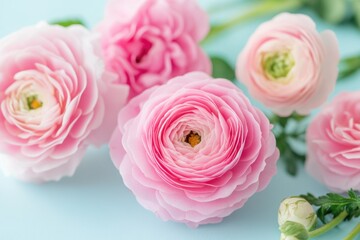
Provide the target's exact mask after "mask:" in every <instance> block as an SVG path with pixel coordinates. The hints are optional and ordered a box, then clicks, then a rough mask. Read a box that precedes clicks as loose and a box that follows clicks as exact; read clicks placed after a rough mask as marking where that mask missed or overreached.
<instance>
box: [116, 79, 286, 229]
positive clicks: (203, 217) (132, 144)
mask: <svg viewBox="0 0 360 240" xmlns="http://www.w3.org/2000/svg"><path fill="white" fill-rule="evenodd" d="M118 123H119V126H118V128H116V129H115V132H114V134H113V137H112V139H111V141H110V153H111V157H112V160H113V162H114V164H115V165H116V167H118V168H119V170H120V173H121V175H122V177H123V180H124V182H125V184H126V186H127V187H128V188H130V189H131V191H132V192H133V193H134V194H135V196H136V198H137V200H138V201H139V202H140V204H142V205H143V206H144V207H145V208H147V209H149V210H151V211H153V212H155V213H156V215H158V216H159V217H161V218H162V219H164V220H174V221H178V222H183V223H186V224H187V225H188V226H191V227H197V226H198V225H199V224H207V223H217V222H220V221H221V220H222V219H223V218H224V217H226V216H228V215H229V214H231V213H232V212H233V211H235V210H236V209H238V208H240V207H242V206H243V205H244V203H245V202H246V201H247V199H248V198H250V197H251V196H252V195H253V194H254V193H256V192H258V191H260V190H262V189H264V188H265V187H266V186H267V185H268V183H269V181H270V179H271V177H272V176H273V175H274V174H275V172H276V161H277V159H278V157H279V152H278V150H277V149H276V144H275V138H274V135H273V134H272V132H271V125H270V123H269V120H268V119H267V118H266V116H265V115H264V114H263V113H262V112H261V111H259V110H258V109H256V108H255V107H253V106H252V105H251V104H250V102H249V101H248V99H247V98H246V97H245V95H244V94H243V93H242V92H241V91H240V90H239V89H238V88H237V87H236V86H235V85H234V84H232V83H231V82H230V81H228V80H224V79H212V78H211V77H209V76H208V75H206V74H204V73H190V74H187V75H184V76H181V77H177V78H174V79H172V80H170V81H169V82H167V83H166V84H165V85H162V86H159V87H154V88H151V89H149V90H147V91H145V92H143V93H142V94H140V95H138V96H137V97H135V98H133V99H132V100H131V101H130V102H129V104H128V105H127V106H126V107H125V108H124V109H123V110H122V111H121V112H120V114H119V119H118Z"/></svg>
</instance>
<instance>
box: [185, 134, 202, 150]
mask: <svg viewBox="0 0 360 240" xmlns="http://www.w3.org/2000/svg"><path fill="white" fill-rule="evenodd" d="M185 142H186V143H188V144H190V145H191V147H195V146H196V145H198V144H199V143H200V142H201V136H200V135H199V134H198V133H197V132H193V131H190V133H189V134H188V135H186V138H185Z"/></svg>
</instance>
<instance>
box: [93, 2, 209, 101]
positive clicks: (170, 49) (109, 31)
mask: <svg viewBox="0 0 360 240" xmlns="http://www.w3.org/2000/svg"><path fill="white" fill-rule="evenodd" d="M208 30H209V20H208V16H207V14H206V13H205V12H204V11H203V10H202V9H200V7H199V6H198V4H197V2H196V1H195V0H110V1H109V3H108V5H107V8H106V12H105V17H104V20H103V21H102V22H101V23H100V24H99V26H98V27H97V29H96V31H97V32H98V33H100V36H101V42H102V49H103V55H104V58H105V61H106V67H107V68H108V69H109V70H111V71H112V72H114V73H116V74H117V75H118V78H117V80H116V81H115V82H117V83H125V84H128V85H129V86H130V88H131V92H130V97H133V96H135V95H137V94H139V93H141V92H142V91H144V90H145V89H147V88H150V87H152V86H155V85H161V84H163V83H165V82H166V81H168V80H169V79H170V78H172V77H175V76H179V75H183V74H185V73H188V72H191V71H203V72H206V73H210V72H211V63H210V61H209V58H208V57H207V56H206V55H205V53H204V52H203V51H202V49H201V48H200V46H199V42H200V41H201V40H202V39H203V38H204V37H205V36H206V34H207V32H208Z"/></svg>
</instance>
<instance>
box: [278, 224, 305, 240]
mask: <svg viewBox="0 0 360 240" xmlns="http://www.w3.org/2000/svg"><path fill="white" fill-rule="evenodd" d="M280 231H281V233H282V236H283V237H284V238H283V239H286V240H288V239H295V240H308V239H309V233H308V231H307V230H306V229H305V227H304V225H302V224H300V223H297V222H291V221H287V222H285V223H284V224H282V225H281V226H280Z"/></svg>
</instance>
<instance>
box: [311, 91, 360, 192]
mask: <svg viewBox="0 0 360 240" xmlns="http://www.w3.org/2000/svg"><path fill="white" fill-rule="evenodd" d="M306 141H307V145H308V155H307V160H306V169H307V171H308V172H309V173H310V174H311V175H312V176H313V177H315V178H316V179H318V180H319V181H320V182H322V183H324V184H325V185H326V186H327V187H329V188H330V189H331V190H333V191H337V192H345V191H348V190H349V189H350V188H353V189H354V190H357V191H360V92H352V93H350V92H347V93H342V94H339V95H338V96H337V97H336V98H335V99H334V100H333V102H332V103H330V104H329V105H327V106H325V107H324V108H323V109H322V111H321V112H320V113H319V114H318V115H317V116H316V117H315V118H314V119H313V120H312V122H311V123H310V125H309V128H308V130H307V138H306Z"/></svg>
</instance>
